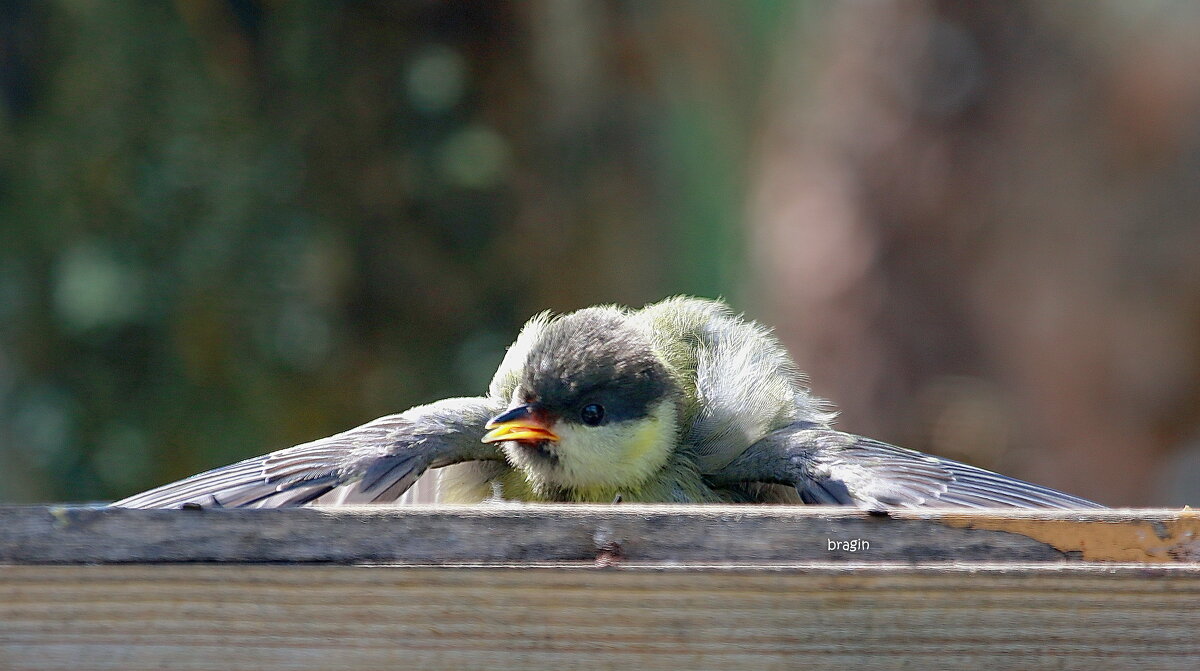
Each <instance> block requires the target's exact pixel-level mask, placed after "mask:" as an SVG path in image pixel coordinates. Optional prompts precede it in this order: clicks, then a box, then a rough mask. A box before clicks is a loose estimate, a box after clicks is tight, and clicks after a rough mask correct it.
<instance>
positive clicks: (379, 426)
mask: <svg viewBox="0 0 1200 671" xmlns="http://www.w3.org/2000/svg"><path fill="white" fill-rule="evenodd" d="M503 408H504V404H503V403H501V402H499V401H497V400H495V399H488V398H454V399H446V400H444V401H439V402H437V403H432V404H429V405H424V406H418V407H415V408H412V409H411V410H408V411H407V412H404V413H401V414H398V415H388V416H386V417H380V418H379V419H376V420H375V421H372V422H368V423H367V424H364V425H362V426H359V427H357V428H354V429H350V430H349V431H344V432H342V433H339V434H336V435H333V436H330V437H328V438H323V439H321V440H316V441H313V442H310V443H304V444H303V445H297V446H295V447H289V448H287V449H283V450H279V451H276V452H272V453H270V454H266V455H263V456H260V457H254V458H251V459H246V460H245V461H240V462H238V463H236V464H231V465H229V466H224V467H221V468H217V469H214V470H211V471H207V472H204V473H200V474H199V475H194V476H192V477H190V478H187V479H184V480H180V481H178V482H174V483H171V484H167V485H163V486H162V487H158V488H156V489H152V490H150V491H148V492H144V493H141V494H138V495H136V496H131V497H129V498H127V499H123V500H121V501H117V502H116V503H114V504H113V505H114V506H120V507H124V508H177V507H179V506H182V505H183V504H185V503H194V504H199V505H201V506H206V507H227V508H276V507H281V506H295V505H303V504H305V503H309V502H312V501H314V500H317V499H319V498H321V497H323V496H326V495H328V494H330V493H331V492H333V491H334V490H335V489H340V491H339V492H338V494H339V497H338V500H339V502H340V503H386V502H392V501H395V500H397V499H399V498H400V496H401V495H403V494H404V492H405V491H407V490H408V489H409V487H410V486H411V485H412V484H413V482H415V481H416V480H417V478H419V477H420V476H421V474H422V473H424V472H425V470H426V469H428V468H438V467H441V466H447V465H449V464H453V463H458V462H461V461H468V460H488V459H502V457H501V456H500V454H499V452H498V451H497V450H496V449H495V447H493V446H491V445H487V444H484V443H482V442H480V438H481V437H482V436H483V434H484V424H486V423H487V420H488V418H489V417H491V416H492V415H494V414H496V413H498V412H500V411H501V410H503Z"/></svg>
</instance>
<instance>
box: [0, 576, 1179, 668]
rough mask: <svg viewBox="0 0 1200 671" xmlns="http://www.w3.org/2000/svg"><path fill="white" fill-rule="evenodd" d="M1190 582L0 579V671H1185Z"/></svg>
mask: <svg viewBox="0 0 1200 671" xmlns="http://www.w3.org/2000/svg"><path fill="white" fill-rule="evenodd" d="M1198 598H1200V577H1198V575H1197V572H1196V569H1195V567H1184V566H1169V567H1162V568H1155V569H1152V570H1149V571H1147V570H1146V569H1144V568H1142V567H1129V566H1119V567H1097V566H1095V565H1086V564H1066V565H1059V566H1049V565H1045V564H1037V565H1025V566H1020V567H1012V566H1010V567H1002V568H1001V567H995V566H991V567H987V566H977V567H973V568H965V567H943V568H939V569H931V568H916V567H911V566H902V567H896V566H892V567H884V566H879V565H871V566H861V565H860V566H853V567H851V566H844V567H832V566H825V567H806V568H798V567H793V568H776V569H770V570H746V569H733V570H719V569H707V570H697V569H687V570H685V569H656V570H646V569H636V568H635V569H627V570H623V569H595V568H588V569H572V568H534V569H528V568H523V569H512V568H509V569H505V568H496V567H490V568H473V569H461V568H458V569H452V568H420V567H395V566H386V567H366V566H340V565H323V566H321V565H280V566H271V565H247V564H238V565H191V566H183V565H150V566H147V565H124V566H122V565H111V564H110V565H95V566H48V565H37V566H30V565H24V566H8V567H6V568H4V569H3V570H0V668H3V669H11V670H14V671H17V670H30V671H33V670H37V671H53V670H56V669H64V670H69V671H80V670H81V669H122V670H126V671H128V670H136V669H181V670H182V669H229V668H239V669H293V670H298V669H333V668H344V669H385V668H394V669H426V668H436V669H474V668H479V669H482V668H486V669H489V670H503V669H542V668H553V669H610V668H611V669H622V670H626V671H628V670H630V669H636V670H638V671H650V670H653V669H698V668H699V669H707V668H720V669H756V670H761V669H783V668H803V669H810V670H820V669H836V670H837V671H845V670H846V669H872V668H888V669H922V670H927V669H1039V668H1047V669H1088V670H1089V671H1095V670H1097V669H1133V668H1136V669H1139V670H1150V669H1196V668H1197V664H1198V663H1200V662H1198V660H1200V642H1198V639H1197V636H1196V632H1197V628H1198V627H1200V608H1198V607H1197V600H1198Z"/></svg>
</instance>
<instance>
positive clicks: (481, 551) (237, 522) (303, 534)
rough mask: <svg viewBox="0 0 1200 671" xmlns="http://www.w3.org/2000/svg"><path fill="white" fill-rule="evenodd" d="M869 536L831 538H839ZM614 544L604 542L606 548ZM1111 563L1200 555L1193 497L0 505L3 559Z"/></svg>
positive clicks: (1199, 522) (1199, 529)
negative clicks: (919, 503) (887, 507)
mask: <svg viewBox="0 0 1200 671" xmlns="http://www.w3.org/2000/svg"><path fill="white" fill-rule="evenodd" d="M855 539H858V540H861V541H866V542H867V543H869V544H870V547H869V548H868V549H861V550H858V551H848V550H847V549H845V547H841V548H837V549H832V550H831V549H830V544H829V543H830V541H852V540H855ZM605 548H608V550H606V549H605ZM614 549H615V550H617V552H616V554H619V555H620V557H621V558H622V559H624V560H627V561H635V562H636V561H649V562H664V561H672V562H702V563H705V562H713V561H720V562H726V563H729V562H734V563H736V562H750V563H755V562H779V561H784V562H795V561H801V562H803V561H845V560H854V561H884V562H887V561H906V562H936V561H993V562H994V561H1021V562H1029V561H1049V562H1058V561H1064V560H1065V561H1078V560H1083V559H1093V560H1113V561H1147V562H1178V561H1183V562H1186V561H1192V560H1194V559H1195V558H1196V557H1198V556H1200V518H1197V516H1196V515H1195V514H1194V513H1193V512H1192V511H1190V510H1184V511H1178V510H1176V511H1169V510H1137V511H1131V510H1124V511H1122V510H1105V511H1094V510H1091V511H1086V512H1084V511H1080V512H1070V511H969V512H963V511H934V512H925V511H921V512H911V511H906V512H897V513H893V514H891V515H888V516H879V515H870V514H867V513H864V512H862V511H859V510H855V509H840V508H820V507H815V506H814V507H810V506H571V505H498V506H461V507H453V506H428V507H422V506H413V507H404V508H389V507H380V506H375V507H360V508H325V509H320V508H298V509H284V510H198V511H196V510H125V509H116V508H83V507H69V506H58V507H13V506H9V507H0V562H8V563H84V562H87V563H96V562H179V561H183V562H197V561H222V562H231V561H245V562H332V563H361V562H392V563H396V562H400V563H418V564H440V563H463V562H468V563H471V562H514V561H521V562H529V561H588V560H595V559H597V558H600V559H604V557H603V556H602V555H606V554H608V555H611V554H613V552H612V551H611V550H614Z"/></svg>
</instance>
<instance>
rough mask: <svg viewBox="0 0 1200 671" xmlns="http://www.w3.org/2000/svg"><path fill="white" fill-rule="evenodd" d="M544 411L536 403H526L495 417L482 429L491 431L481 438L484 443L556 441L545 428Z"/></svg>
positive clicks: (547, 428) (555, 436) (554, 436)
mask: <svg viewBox="0 0 1200 671" xmlns="http://www.w3.org/2000/svg"><path fill="white" fill-rule="evenodd" d="M547 424H548V422H547V421H546V411H545V410H543V409H542V407H541V406H539V405H538V404H536V403H526V404H525V405H519V406H517V407H515V408H512V409H510V410H506V411H505V412H503V413H501V414H499V415H496V416H495V417H493V418H491V420H489V421H488V423H487V425H486V426H484V427H483V428H485V429H491V431H488V432H487V434H486V435H485V436H484V437H483V442H485V443H498V442H500V441H503V440H521V441H529V442H537V441H542V440H550V441H557V440H558V436H557V435H555V433H554V432H553V431H551V430H550V429H549V427H548V426H547Z"/></svg>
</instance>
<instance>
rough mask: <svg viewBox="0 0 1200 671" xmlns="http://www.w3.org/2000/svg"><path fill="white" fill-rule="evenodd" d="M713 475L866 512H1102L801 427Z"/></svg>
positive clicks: (774, 436) (950, 464)
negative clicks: (790, 489) (786, 488)
mask: <svg viewBox="0 0 1200 671" xmlns="http://www.w3.org/2000/svg"><path fill="white" fill-rule="evenodd" d="M711 478H712V479H713V480H714V481H716V482H739V481H742V482H775V483H780V484H790V485H792V486H794V487H795V488H796V491H797V492H799V494H800V498H801V499H803V500H804V502H805V503H814V504H831V505H856V506H860V507H864V508H872V509H875V508H879V509H887V508H947V507H966V508H1103V507H1104V506H1101V505H1099V504H1097V503H1093V502H1091V501H1088V500H1086V499H1081V498H1079V497H1077V496H1072V495H1070V494H1065V493H1063V492H1059V491H1056V490H1053V489H1050V488H1048V487H1042V486H1040V485H1035V484H1032V483H1029V482H1024V481H1022V480H1017V479H1015V478H1010V477H1008V476H1005V475H1000V474H999V473H993V472H991V471H987V470H984V469H982V468H976V467H974V466H968V465H967V464H963V463H959V462H957V461H953V460H950V459H943V458H941V457H936V456H933V455H930V454H924V453H922V452H917V451H915V450H906V449H904V448H901V447H896V446H895V445H889V444H887V443H882V442H879V441H877V440H872V439H870V438H864V437H862V436H855V435H853V434H849V433H842V432H840V431H833V430H831V429H826V428H822V427H818V426H815V425H813V424H811V423H799V424H794V425H792V426H789V427H786V428H783V429H780V430H778V431H775V432H773V433H771V434H769V435H767V436H766V437H764V438H763V439H761V440H759V441H758V442H756V443H755V444H753V445H751V446H750V447H749V448H748V449H747V450H746V451H745V452H744V453H742V455H741V456H739V457H738V458H737V459H735V460H734V461H733V462H732V463H731V464H729V465H728V466H726V467H725V468H724V469H722V470H721V471H720V472H718V473H716V474H713V475H712V476H711Z"/></svg>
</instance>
